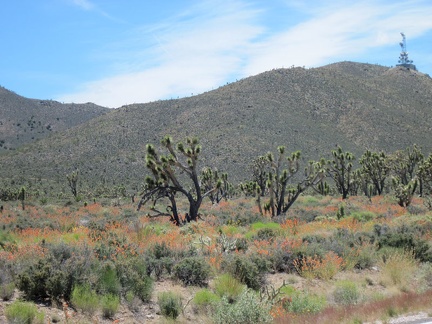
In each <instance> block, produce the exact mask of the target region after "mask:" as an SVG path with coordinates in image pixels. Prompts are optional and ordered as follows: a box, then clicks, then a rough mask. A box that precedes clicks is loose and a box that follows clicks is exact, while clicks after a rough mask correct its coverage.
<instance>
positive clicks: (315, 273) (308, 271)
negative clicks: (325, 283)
mask: <svg viewBox="0 0 432 324" xmlns="http://www.w3.org/2000/svg"><path fill="white" fill-rule="evenodd" d="M294 266H295V268H296V270H297V273H298V274H299V275H300V276H302V277H304V278H309V279H312V278H317V279H322V280H329V279H332V278H333V277H334V276H335V275H336V273H338V272H339V271H340V270H341V269H342V267H343V259H342V258H341V257H339V256H337V255H336V254H335V253H334V252H332V251H330V252H328V253H326V255H325V256H324V257H322V258H320V257H317V256H313V257H308V256H305V257H304V258H301V259H296V260H294Z"/></svg>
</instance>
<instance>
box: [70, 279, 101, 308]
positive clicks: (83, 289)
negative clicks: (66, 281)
mask: <svg viewBox="0 0 432 324" xmlns="http://www.w3.org/2000/svg"><path fill="white" fill-rule="evenodd" d="M71 302H72V305H73V306H74V307H75V308H77V309H80V310H81V311H82V312H83V313H87V314H89V315H93V314H94V313H95V312H96V311H97V309H98V308H99V297H98V295H97V294H96V292H94V291H93V290H91V289H90V286H88V285H77V286H75V287H74V289H73V290H72V294H71Z"/></svg>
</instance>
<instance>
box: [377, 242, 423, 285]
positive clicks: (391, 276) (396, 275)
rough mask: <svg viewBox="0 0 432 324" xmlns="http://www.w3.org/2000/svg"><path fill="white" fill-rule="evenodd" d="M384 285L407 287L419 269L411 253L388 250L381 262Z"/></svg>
mask: <svg viewBox="0 0 432 324" xmlns="http://www.w3.org/2000/svg"><path fill="white" fill-rule="evenodd" d="M380 268H381V269H382V270H381V271H382V272H381V273H382V282H383V283H384V284H394V285H399V286H404V285H406V284H407V283H408V282H409V280H410V279H411V277H412V274H413V273H414V271H415V270H416V269H417V261H416V260H415V257H414V254H413V253H412V252H410V251H406V250H401V249H387V250H386V251H385V253H384V254H383V255H382V260H381V262H380Z"/></svg>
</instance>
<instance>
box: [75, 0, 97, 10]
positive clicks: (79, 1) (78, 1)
mask: <svg viewBox="0 0 432 324" xmlns="http://www.w3.org/2000/svg"><path fill="white" fill-rule="evenodd" d="M71 2H72V4H74V5H76V6H78V7H80V8H81V9H84V10H92V9H93V8H94V7H95V5H94V4H93V3H91V2H90V1H88V0H71Z"/></svg>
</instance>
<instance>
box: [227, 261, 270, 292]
mask: <svg viewBox="0 0 432 324" xmlns="http://www.w3.org/2000/svg"><path fill="white" fill-rule="evenodd" d="M221 266H222V269H223V270H225V271H227V272H228V273H230V274H231V275H232V276H233V277H234V278H237V279H238V280H239V281H240V282H241V283H244V284H245V285H246V286H248V288H251V289H254V290H259V289H260V288H261V287H262V286H263V285H264V283H265V278H264V272H260V268H259V267H258V266H257V265H256V264H255V263H254V262H253V261H252V260H251V259H250V258H248V257H247V256H244V255H232V256H231V255H229V256H227V257H226V258H225V259H223V260H222V264H221ZM261 270H262V268H261Z"/></svg>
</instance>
